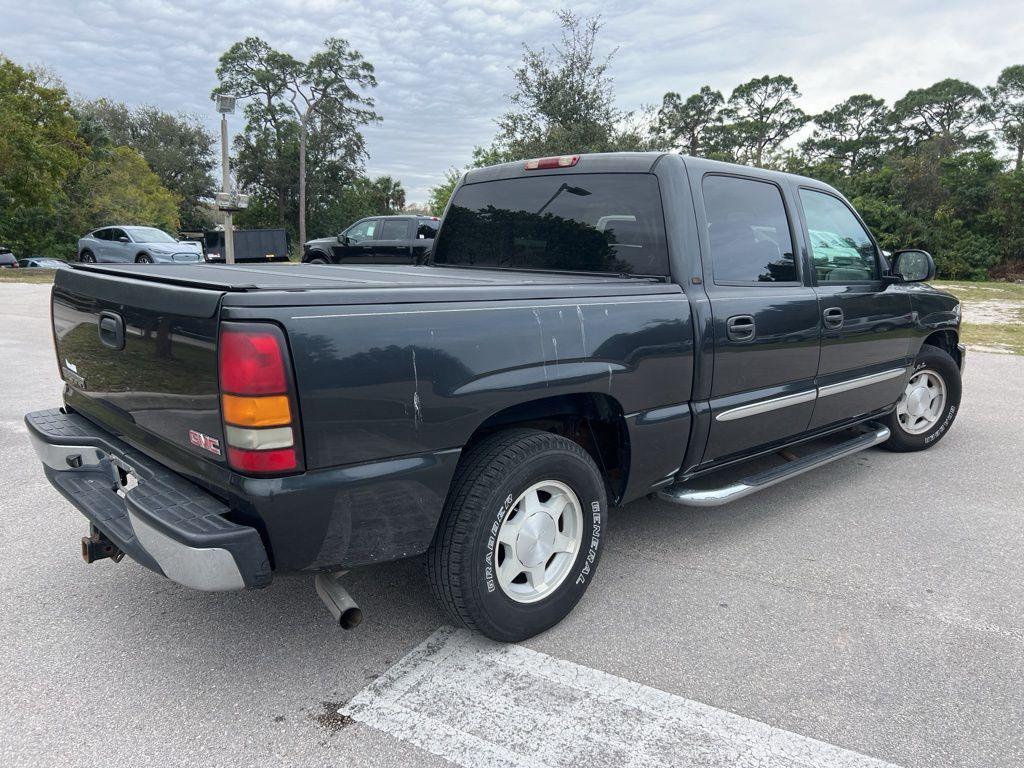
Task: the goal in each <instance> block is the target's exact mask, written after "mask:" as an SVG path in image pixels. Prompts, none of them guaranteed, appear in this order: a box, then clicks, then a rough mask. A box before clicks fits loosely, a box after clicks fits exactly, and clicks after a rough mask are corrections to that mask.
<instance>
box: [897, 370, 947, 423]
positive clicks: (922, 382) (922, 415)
mask: <svg viewBox="0 0 1024 768" xmlns="http://www.w3.org/2000/svg"><path fill="white" fill-rule="evenodd" d="M945 408H946V382H945V380H943V378H942V377H941V376H940V375H939V374H937V373H936V372H935V371H931V370H923V371H918V372H917V373H915V374H914V375H913V376H911V377H910V381H908V382H907V386H906V389H904V390H903V395H902V396H901V397H900V401H899V402H898V403H897V404H896V416H897V418H898V419H899V422H900V427H902V428H903V431H904V432H906V433H907V434H909V435H920V434H923V433H924V432H927V431H928V430H929V429H931V428H932V427H934V426H935V424H936V422H938V420H939V418H940V417H941V416H942V413H943V411H944V410H945Z"/></svg>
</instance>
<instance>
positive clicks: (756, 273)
mask: <svg viewBox="0 0 1024 768" xmlns="http://www.w3.org/2000/svg"><path fill="white" fill-rule="evenodd" d="M702 186H703V191H704V211H705V214H706V216H707V226H708V240H709V241H710V243H711V262H712V272H713V274H714V279H715V283H717V284H719V285H723V284H724V285H733V284H737V283H738V284H744V283H795V282H798V281H799V279H800V277H799V275H798V273H797V267H796V260H795V258H794V256H793V238H792V236H791V234H790V229H789V218H788V217H787V215H786V206H785V204H784V203H783V201H782V191H781V190H780V189H779V188H778V187H777V186H775V185H774V184H772V183H770V182H766V181H758V180H756V179H743V178H738V177H735V176H714V175H712V176H705V177H704V181H703V185H702Z"/></svg>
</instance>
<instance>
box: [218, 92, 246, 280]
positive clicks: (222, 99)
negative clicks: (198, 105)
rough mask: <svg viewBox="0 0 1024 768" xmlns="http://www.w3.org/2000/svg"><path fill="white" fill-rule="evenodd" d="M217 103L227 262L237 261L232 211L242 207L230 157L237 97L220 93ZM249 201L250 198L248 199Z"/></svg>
mask: <svg viewBox="0 0 1024 768" xmlns="http://www.w3.org/2000/svg"><path fill="white" fill-rule="evenodd" d="M213 100H214V102H216V104H217V111H218V112H220V167H221V172H222V177H221V190H222V191H221V193H220V194H218V195H217V207H218V208H219V209H220V210H221V211H223V212H224V261H225V262H226V263H227V264H234V263H235V225H234V223H233V221H232V218H233V217H232V211H235V210H238V209H239V208H240V207H242V208H244V207H245V206H244V205H242V206H239V205H238V204H237V202H238V201H236V200H234V198H235V197H239V196H238V195H235V196H232V194H231V166H230V160H229V158H228V115H230V114H233V113H234V111H235V101H236V99H235V97H234V96H229V95H228V94H226V93H218V94H217V95H215V96H214V97H213ZM246 202H248V200H247V201H246Z"/></svg>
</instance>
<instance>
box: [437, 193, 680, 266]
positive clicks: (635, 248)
mask: <svg viewBox="0 0 1024 768" xmlns="http://www.w3.org/2000/svg"><path fill="white" fill-rule="evenodd" d="M438 234H439V237H438V240H437V241H436V242H437V247H436V249H435V252H434V263H435V264H445V265H455V266H473V267H500V268H505V269H552V270H560V271H575V272H614V273H619V274H630V275H668V274H669V267H668V251H667V249H666V246H665V223H664V220H663V218H662V210H661V196H660V194H659V192H658V181H657V179H656V178H655V177H654V176H652V175H651V174H645V173H591V174H557V175H555V174H551V175H544V176H536V177H531V178H520V179H503V180H500V181H486V182H481V183H478V184H467V185H465V186H463V187H461V188H460V189H459V191H458V193H456V195H455V199H454V200H453V201H452V205H451V207H450V208H449V209H448V214H447V217H446V218H445V221H444V225H443V226H442V227H441V231H440V232H439V233H438Z"/></svg>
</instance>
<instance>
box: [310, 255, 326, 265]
mask: <svg viewBox="0 0 1024 768" xmlns="http://www.w3.org/2000/svg"><path fill="white" fill-rule="evenodd" d="M306 263H307V264H329V263H330V262H328V261H327V259H325V258H324V257H323V256H313V257H311V258H310V259H309V261H307V262H306Z"/></svg>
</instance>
